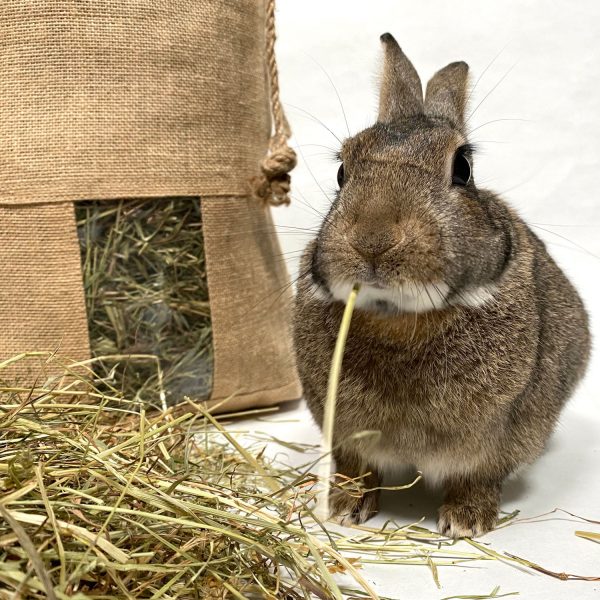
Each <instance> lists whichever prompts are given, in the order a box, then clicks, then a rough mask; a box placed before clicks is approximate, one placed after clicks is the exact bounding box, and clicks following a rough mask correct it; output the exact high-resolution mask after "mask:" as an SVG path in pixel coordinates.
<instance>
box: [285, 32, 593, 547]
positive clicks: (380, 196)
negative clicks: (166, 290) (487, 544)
mask: <svg viewBox="0 0 600 600" xmlns="http://www.w3.org/2000/svg"><path fill="white" fill-rule="evenodd" d="M381 41H382V43H383V46H384V50H385V56H384V69H383V78H382V83H381V91H380V100H379V116H378V120H377V123H375V125H373V126H372V127H369V128H368V129H366V130H364V131H362V132H360V133H359V134H357V135H355V136H354V137H352V138H350V139H348V140H346V141H345V142H344V143H343V144H342V148H341V150H340V159H341V161H342V166H341V167H340V170H339V174H338V181H339V185H340V191H339V193H338V194H337V197H336V199H335V201H334V202H333V205H332V207H331V210H330V211H329V214H328V215H327V217H326V219H325V220H324V222H323V224H322V226H321V228H320V231H319V233H318V235H317V236H316V239H315V240H313V241H312V242H311V243H310V244H309V245H308V247H307V249H306V251H305V253H304V256H303V259H302V269H301V278H300V282H299V286H298V294H297V298H296V305H295V316H294V321H295V342H296V348H297V353H298V364H299V369H300V374H301V378H302V381H303V384H304V393H305V397H306V400H307V402H308V405H309V407H310V409H311V411H312V414H313V415H314V417H315V419H316V420H317V422H318V423H319V424H320V423H321V421H322V418H323V404H324V400H325V394H326V389H327V377H328V372H329V365H330V361H331V357H332V353H333V347H334V343H335V339H336V336H337V332H338V327H339V324H340V320H341V315H342V312H343V308H344V301H345V300H346V299H347V297H348V293H349V291H350V288H351V286H352V284H353V283H354V282H360V284H361V286H362V287H361V290H360V292H359V296H358V301H357V310H356V312H355V315H354V317H353V321H352V326H351V329H350V333H349V337H348V342H347V346H346V353H345V357H344V362H343V373H342V379H341V382H340V388H339V396H338V404H337V416H336V422H335V434H334V444H335V446H336V450H335V452H334V455H335V460H336V464H337V470H338V473H340V474H342V475H344V476H347V477H351V478H357V477H361V476H364V479H363V481H364V485H365V487H366V488H367V489H369V488H374V487H377V486H378V482H379V478H380V473H381V472H382V471H384V470H385V469H386V468H388V467H394V466H399V465H414V466H415V467H416V468H417V469H419V470H420V471H422V473H423V476H424V478H425V480H429V481H433V482H440V483H442V484H443V486H444V489H445V500H444V504H443V506H442V507H441V509H440V511H439V520H438V526H439V530H440V532H441V533H443V534H447V535H449V536H452V537H462V536H474V535H480V534H483V533H485V532H487V531H489V530H490V529H492V528H493V527H494V524H495V522H496V518H497V514H498V504H499V500H500V494H501V489H502V483H503V480H504V479H505V478H506V477H507V476H508V475H509V474H510V473H512V472H514V471H515V470H516V469H518V468H519V467H520V466H522V465H524V464H527V463H530V462H532V461H533V460H535V458H536V457H538V456H539V455H540V453H541V452H542V451H543V449H544V445H545V443H546V441H547V439H548V437H549V436H550V434H551V433H552V430H553V428H554V426H555V424H556V421H557V418H558V416H559V414H560V411H561V409H562V407H563V405H564V404H565V402H566V401H567V399H568V397H569V395H570V394H571V393H572V392H573V389H574V387H575V385H576V384H577V382H578V381H579V379H580V378H581V377H582V375H583V373H584V371H585V368H586V364H587V360H588V354H589V348H590V337H589V331H588V320H587V316H586V312H585V309H584V307H583V304H582V302H581V300H580V298H579V296H578V295H577V292H576V291H575V289H574V288H573V286H572V285H571V284H570V283H569V281H568V280H567V278H566V277H565V275H564V274H563V273H562V271H561V270H560V269H559V268H558V266H557V265H556V264H555V262H554V261H553V260H552V258H551V257H550V256H549V254H548V253H547V251H546V249H545V247H544V244H543V243H542V242H541V241H540V240H539V239H538V238H537V237H536V236H535V235H534V233H532V231H531V230H530V229H529V228H528V227H527V225H526V224H525V223H524V222H523V221H522V220H521V219H520V218H519V216H518V215H517V214H516V213H515V212H514V211H513V210H512V209H511V208H510V207H508V206H507V205H506V204H505V203H504V202H503V201H502V200H501V199H500V198H498V197H497V196H496V195H494V194H493V193H492V192H489V191H487V190H482V189H479V188H477V186H476V185H475V182H474V179H473V172H472V165H473V157H472V148H471V146H470V145H469V143H468V141H467V138H466V132H465V121H464V112H465V104H466V96H467V73H468V66H467V65H466V64H465V63H464V62H455V63H451V64H449V65H448V66H447V67H445V68H443V69H442V70H440V71H438V72H437V73H436V74H435V75H434V76H433V78H432V79H431V81H430V82H429V83H428V85H427V91H426V94H425V99H424V100H423V93H422V89H421V82H420V79H419V76H418V75H417V72H416V71H415V69H414V67H413V65H412V64H411V63H410V61H409V60H408V59H407V58H406V56H405V55H404V54H403V52H402V50H401V49H400V47H399V46H398V44H397V42H396V41H395V39H394V38H393V37H392V36H391V35H390V34H388V33H386V34H384V35H382V36H381ZM364 430H371V431H372V430H375V431H379V432H380V435H379V436H372V435H371V436H368V435H362V436H357V435H353V434H357V433H358V432H360V431H364ZM377 505H378V492H376V491H371V492H368V491H367V493H365V494H364V495H363V497H362V498H361V499H359V500H357V499H356V497H354V496H351V495H349V494H344V493H337V495H334V496H333V499H332V503H331V509H332V513H333V514H334V515H337V516H338V518H339V519H340V520H341V521H342V522H346V523H347V522H354V523H360V522H362V521H364V520H365V519H367V518H368V517H369V516H371V515H373V514H374V513H375V512H376V511H377Z"/></svg>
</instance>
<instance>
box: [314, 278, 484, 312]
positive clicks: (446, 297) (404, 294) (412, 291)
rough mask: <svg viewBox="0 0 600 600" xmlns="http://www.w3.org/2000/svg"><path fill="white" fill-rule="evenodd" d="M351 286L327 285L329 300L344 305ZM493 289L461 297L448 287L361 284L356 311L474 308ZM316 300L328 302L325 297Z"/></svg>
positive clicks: (472, 290)
mask: <svg viewBox="0 0 600 600" xmlns="http://www.w3.org/2000/svg"><path fill="white" fill-rule="evenodd" d="M352 285H353V284H352V283H351V282H335V283H332V284H331V285H330V292H331V299H333V300H339V301H341V302H344V303H345V302H346V300H347V299H348V297H349V295H350V290H351V289H352ZM495 291H496V290H495V286H493V285H482V286H472V287H467V288H465V289H464V290H462V291H461V293H460V295H457V296H454V297H453V296H452V294H451V291H450V288H449V286H448V285H447V284H446V283H444V282H443V281H441V282H439V283H427V284H424V283H419V282H407V283H404V284H400V285H397V286H394V287H377V286H373V285H369V284H363V285H362V286H361V288H360V291H359V293H358V298H357V300H356V307H357V308H362V309H365V310H379V311H384V310H387V311H389V312H404V313H424V312H428V311H430V310H439V309H441V308H444V307H445V306H447V305H448V304H451V305H462V306H470V307H477V306H482V305H483V304H486V303H487V302H490V301H491V300H492V299H493V297H494V293H495ZM317 297H319V298H321V299H323V300H325V301H326V300H327V296H326V295H324V294H319V295H318V296H317Z"/></svg>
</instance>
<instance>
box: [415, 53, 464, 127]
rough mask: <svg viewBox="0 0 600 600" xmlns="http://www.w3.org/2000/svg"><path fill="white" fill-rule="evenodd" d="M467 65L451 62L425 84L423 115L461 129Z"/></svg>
mask: <svg viewBox="0 0 600 600" xmlns="http://www.w3.org/2000/svg"><path fill="white" fill-rule="evenodd" d="M468 78H469V65H467V63H465V62H453V63H450V64H449V65H448V66H446V67H444V68H443V69H440V70H439V71H438V72H437V73H436V74H435V75H434V76H433V77H432V78H431V80H430V81H429V83H428V84H427V92H426V93H425V114H426V115H427V116H428V117H438V118H441V119H446V120H447V121H449V122H450V123H451V124H452V125H454V126H455V127H458V128H459V129H462V127H463V125H464V120H465V107H466V104H467V83H468Z"/></svg>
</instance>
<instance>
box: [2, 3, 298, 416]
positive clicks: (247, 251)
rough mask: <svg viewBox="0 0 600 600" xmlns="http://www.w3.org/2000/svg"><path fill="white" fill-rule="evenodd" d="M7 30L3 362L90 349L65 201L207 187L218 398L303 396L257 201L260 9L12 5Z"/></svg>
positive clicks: (195, 192) (263, 119)
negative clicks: (36, 353) (27, 353)
mask: <svg viewBox="0 0 600 600" xmlns="http://www.w3.org/2000/svg"><path fill="white" fill-rule="evenodd" d="M0 35H1V36H2V52H0V99H1V109H0V110H1V113H0V114H1V117H2V118H0V135H2V139H3V143H4V149H3V152H1V153H0V186H1V187H0V189H1V192H0V207H1V211H2V214H5V215H7V216H10V217H11V218H8V217H6V218H5V219H3V220H2V222H1V223H0V229H1V230H2V246H1V247H0V253H1V255H0V280H2V281H3V283H4V284H5V289H4V290H3V293H2V296H1V298H2V301H1V303H0V327H2V330H3V336H2V339H1V340H0V355H1V356H0V357H1V358H6V357H8V356H10V355H12V354H14V353H15V352H21V351H23V350H28V349H36V350H39V349H46V348H51V349H56V348H60V350H61V353H62V354H64V355H65V356H68V357H69V358H73V359H76V360H81V359H85V358H86V357H87V356H88V353H89V347H88V340H87V324H86V321H85V307H84V299H83V292H82V289H81V272H80V263H79V260H80V259H79V248H78V246H77V239H76V233H75V225H74V222H73V217H72V205H70V204H69V203H68V202H66V201H70V202H75V201H78V200H83V199H116V198H144V197H161V196H175V195H177V196H186V195H187V196H201V197H202V198H206V199H207V200H206V203H205V206H203V212H204V213H205V218H206V219H207V222H208V224H206V225H205V232H204V233H205V239H206V246H207V248H206V252H207V262H208V277H209V291H210V299H211V308H212V310H213V313H214V336H215V337H214V344H215V369H216V371H215V381H214V394H213V398H214V399H218V398H222V397H224V396H228V395H230V394H234V393H237V394H238V400H237V405H236V407H240V406H242V405H249V404H251V403H263V402H266V403H271V402H274V401H278V400H286V399H291V398H295V397H298V395H299V385H298V381H297V376H296V371H295V367H294V361H293V356H292V346H291V337H290V335H289V327H288V321H289V320H288V309H289V302H290V294H289V293H288V292H284V293H283V294H282V293H280V292H279V291H277V290H284V289H285V288H286V286H287V284H288V276H287V273H286V271H285V268H284V267H283V263H282V262H281V257H280V256H279V254H280V251H279V247H278V244H277V242H276V240H275V235H274V229H273V226H272V223H271V221H270V215H269V209H268V208H265V207H264V206H261V205H258V204H257V203H254V204H253V203H252V201H250V200H249V197H250V195H251V193H252V191H251V189H250V186H249V181H250V180H251V179H252V178H253V177H255V176H256V175H257V174H258V173H259V163H260V161H261V159H263V158H264V156H265V154H266V152H267V147H268V141H269V134H270V127H271V124H270V123H271V121H270V115H269V101H268V81H267V72H266V68H265V6H264V3H263V2H256V1H254V0H240V1H236V2H227V1H224V0H223V1H214V0H170V1H169V2H164V1H161V0H94V1H92V0H89V1H82V2H73V1H72V0H4V1H3V2H2V5H1V6H0ZM11 219H12V220H11ZM235 232H237V233H235ZM244 232H245V233H244ZM14 265H18V269H17V270H15V268H14ZM224 265H227V266H224ZM59 291H60V293H58V292H59ZM272 292H276V293H272ZM232 299H234V300H235V302H233V301H232ZM263 300H264V306H265V307H266V306H269V309H268V310H267V309H266V308H260V309H258V310H256V309H254V310H252V306H253V305H256V304H260V302H261V301H263ZM242 305H245V307H246V308H247V311H246V312H244V310H242V308H241V307H242ZM16 332H18V335H16Z"/></svg>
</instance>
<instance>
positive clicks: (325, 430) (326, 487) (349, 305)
mask: <svg viewBox="0 0 600 600" xmlns="http://www.w3.org/2000/svg"><path fill="white" fill-rule="evenodd" d="M359 290H360V285H359V284H358V283H356V284H354V285H353V286H352V290H351V291H350V294H349V296H348V300H347V301H346V307H345V309H344V314H343V316H342V322H341V323H340V330H339V333H338V336H337V340H336V342H335V349H334V351H333V358H332V360H331V369H330V371H329V381H328V385H327V397H326V400H325V410H324V415H323V427H322V439H321V454H322V456H323V460H322V461H321V462H320V463H319V471H318V472H319V479H320V481H321V482H322V485H323V491H322V493H321V495H320V496H319V498H318V501H317V508H316V514H317V516H318V517H319V518H321V519H327V518H328V517H329V495H330V490H331V465H332V462H333V461H332V458H333V455H332V451H333V428H334V422H335V408H336V404H337V393H338V386H339V382H340V377H341V374H342V360H343V358H344V349H345V347H346V339H347V338H348V332H349V331H350V322H351V320H352V313H353V312H354V306H355V304H356V298H357V296H358V292H359Z"/></svg>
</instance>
